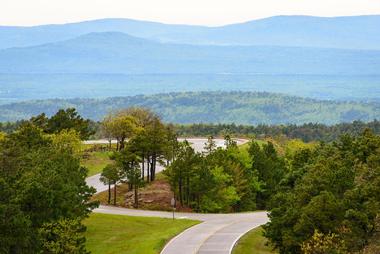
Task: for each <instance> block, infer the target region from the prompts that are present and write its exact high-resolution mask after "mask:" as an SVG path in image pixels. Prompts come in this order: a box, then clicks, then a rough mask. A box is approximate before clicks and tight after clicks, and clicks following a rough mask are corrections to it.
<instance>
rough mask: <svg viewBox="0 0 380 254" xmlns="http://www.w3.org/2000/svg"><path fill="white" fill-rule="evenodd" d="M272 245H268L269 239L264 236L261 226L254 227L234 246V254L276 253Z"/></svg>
mask: <svg viewBox="0 0 380 254" xmlns="http://www.w3.org/2000/svg"><path fill="white" fill-rule="evenodd" d="M275 253H278V252H277V251H275V250H273V248H272V247H271V246H268V245H267V240H266V239H265V237H264V236H263V229H262V228H261V227H259V228H255V229H252V230H251V231H249V232H248V233H247V234H245V235H244V236H242V237H241V238H240V239H239V241H238V242H237V243H236V245H235V247H234V248H233V251H232V254H275Z"/></svg>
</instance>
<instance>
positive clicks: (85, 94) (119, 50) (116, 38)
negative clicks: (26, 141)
mask: <svg viewBox="0 0 380 254" xmlns="http://www.w3.org/2000/svg"><path fill="white" fill-rule="evenodd" d="M379 27H380V15H373V16H354V17H337V18H321V17H310V16H277V17H271V18H266V19H261V20H254V21H250V22H246V23H241V24H233V25H227V26H222V27H203V26H188V25H169V24H161V23H155V22H146V21H136V20H129V19H103V20H94V21H85V22H80V23H72V24H64V25H45V26H36V27H4V26H3V27H1V26H0V104H4V103H9V102H11V101H20V100H30V99H46V98H75V97H82V98H90V97H93V98H105V97H113V96H131V95H137V94H155V93H164V92H179V91H210V90H213V91H215V90H222V91H232V90H240V91H267V92H280V93H287V94H291V95H299V96H307V97H312V98H317V99H334V100H347V99H349V100H359V101H363V100H365V101H367V100H379V99H380V32H379V31H380V30H379Z"/></svg>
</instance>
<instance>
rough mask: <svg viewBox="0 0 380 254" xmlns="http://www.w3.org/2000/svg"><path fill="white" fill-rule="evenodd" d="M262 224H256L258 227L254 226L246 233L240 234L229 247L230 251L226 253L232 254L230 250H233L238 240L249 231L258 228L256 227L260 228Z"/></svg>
mask: <svg viewBox="0 0 380 254" xmlns="http://www.w3.org/2000/svg"><path fill="white" fill-rule="evenodd" d="M262 225H263V224H258V225H256V226H254V227H253V228H250V229H248V230H247V231H245V232H244V233H241V234H240V235H239V236H238V237H237V238H236V239H235V241H234V242H233V243H232V245H231V246H230V250H229V252H228V253H230V254H231V253H232V250H233V249H234V247H235V245H236V243H237V242H238V241H239V240H240V238H242V237H243V236H244V235H245V234H247V233H248V232H249V231H251V230H253V229H255V228H258V227H260V226H262Z"/></svg>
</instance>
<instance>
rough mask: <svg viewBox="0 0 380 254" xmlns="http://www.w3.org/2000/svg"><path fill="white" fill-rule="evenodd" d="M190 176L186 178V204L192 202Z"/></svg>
mask: <svg viewBox="0 0 380 254" xmlns="http://www.w3.org/2000/svg"><path fill="white" fill-rule="evenodd" d="M189 201H190V177H187V178H186V204H187V205H189V204H190V202H189Z"/></svg>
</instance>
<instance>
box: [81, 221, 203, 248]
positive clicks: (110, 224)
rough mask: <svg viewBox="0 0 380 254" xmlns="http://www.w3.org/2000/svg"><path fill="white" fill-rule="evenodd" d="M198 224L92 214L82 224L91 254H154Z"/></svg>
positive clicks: (194, 222) (195, 222)
mask: <svg viewBox="0 0 380 254" xmlns="http://www.w3.org/2000/svg"><path fill="white" fill-rule="evenodd" d="M197 223H198V222H197V221H192V220H174V221H173V220H172V219H163V218H153V217H132V216H124V215H109V214H92V215H91V216H90V217H89V218H88V219H86V220H85V222H84V224H85V225H86V226H87V232H86V234H85V235H86V239H87V242H86V247H87V250H89V251H91V253H93V254H97V253H99V254H123V253H128V254H156V253H160V251H161V250H162V248H163V247H164V246H165V244H166V243H167V242H168V241H169V240H170V239H171V238H173V237H174V236H176V235H177V234H179V233H181V232H182V231H183V230H185V229H186V228H189V227H191V226H193V225H195V224H197Z"/></svg>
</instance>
